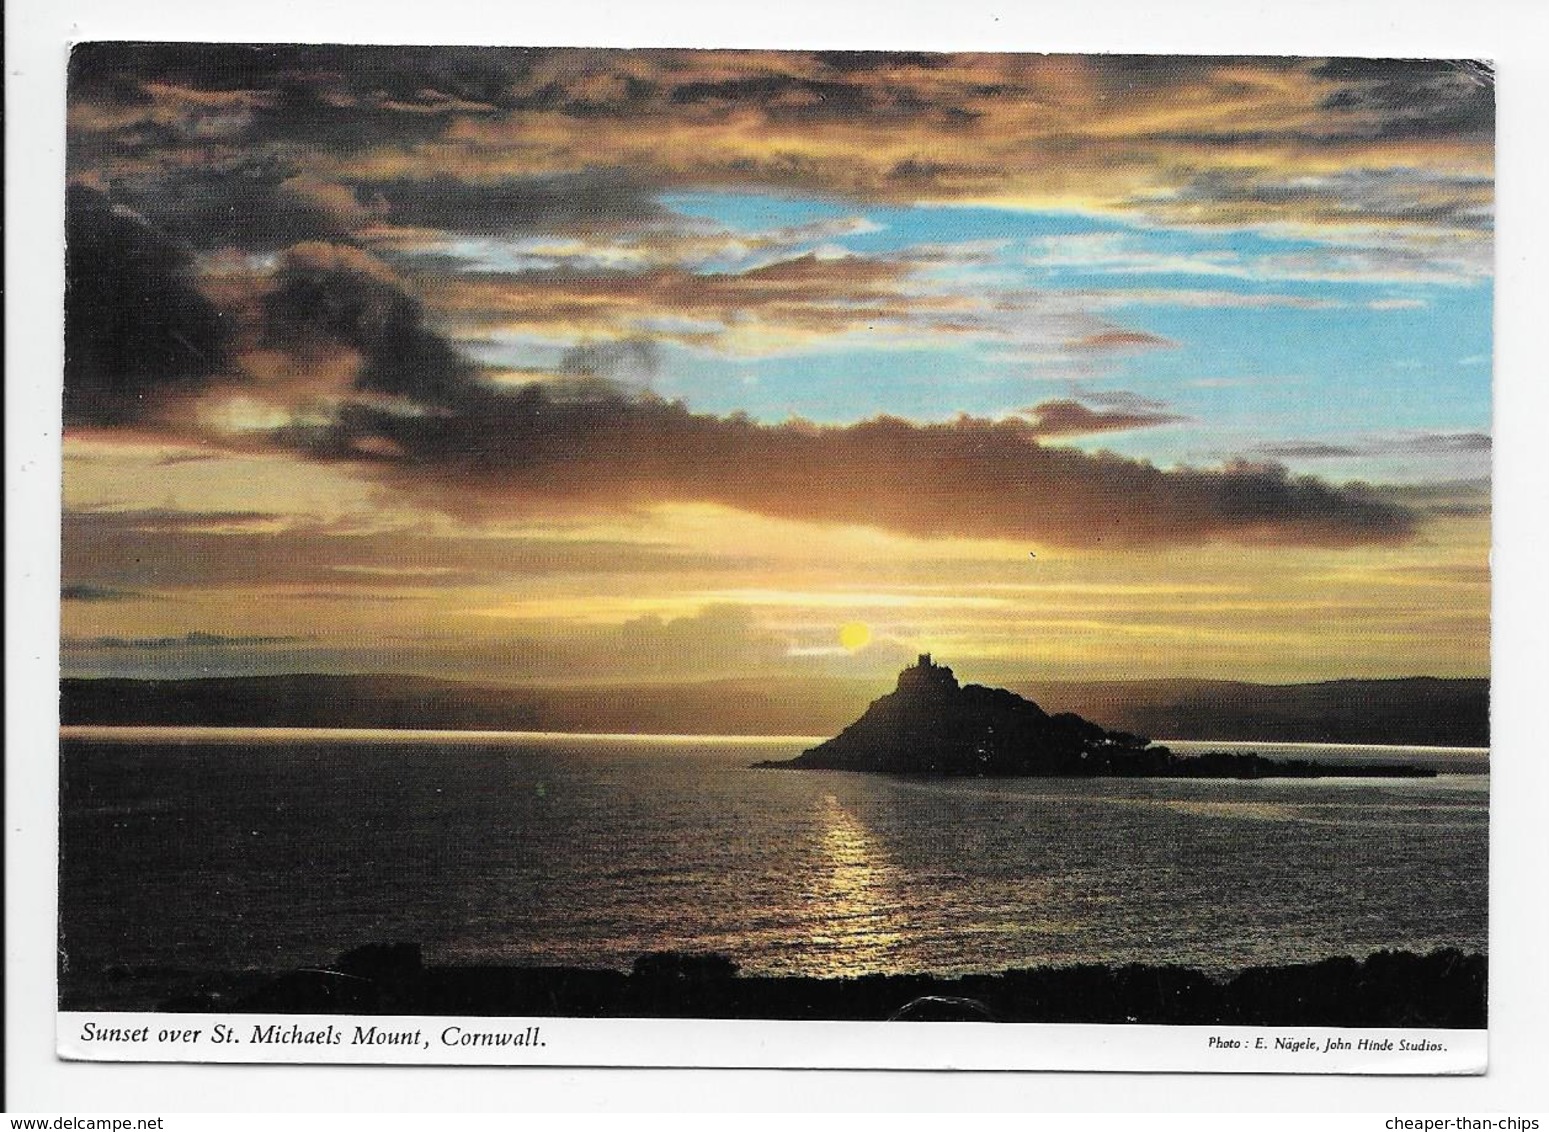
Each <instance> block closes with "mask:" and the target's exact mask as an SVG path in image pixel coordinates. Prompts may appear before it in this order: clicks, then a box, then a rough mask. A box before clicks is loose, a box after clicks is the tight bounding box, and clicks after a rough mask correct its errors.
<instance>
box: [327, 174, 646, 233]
mask: <svg viewBox="0 0 1549 1132" xmlns="http://www.w3.org/2000/svg"><path fill="white" fill-rule="evenodd" d="M357 191H358V192H359V194H360V195H361V197H362V198H363V199H366V200H369V201H370V202H371V203H372V204H373V206H380V209H381V211H382V212H383V214H384V215H385V217H386V219H387V220H389V221H390V222H392V223H395V224H404V225H415V226H422V227H429V228H440V229H443V230H445V231H449V232H463V233H470V234H479V235H492V236H499V235H507V236H508V235H513V234H517V233H527V232H557V231H581V232H594V231H599V230H607V229H618V228H623V227H627V226H636V227H638V226H640V225H645V224H653V223H663V222H665V221H666V220H667V219H668V218H669V216H670V215H671V214H670V213H669V212H668V211H667V210H666V209H665V208H663V207H662V206H661V205H660V204H658V203H657V202H656V200H655V199H654V198H653V196H652V191H651V190H650V189H649V188H648V187H646V186H643V185H641V184H639V183H638V182H637V181H635V180H634V179H633V178H631V177H630V176H629V175H627V174H625V173H623V172H619V171H612V170H592V171H588V172H581V173H567V174H557V175H554V176H545V177H508V178H501V179H496V180H479V181H470V180H464V179H462V178H460V177H454V176H451V175H441V176H436V177H428V178H423V179H415V178H407V177H403V178H393V179H389V180H378V181H369V182H361V183H359V184H358V185H357Z"/></svg>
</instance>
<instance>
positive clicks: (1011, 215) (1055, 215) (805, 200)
mask: <svg viewBox="0 0 1549 1132" xmlns="http://www.w3.org/2000/svg"><path fill="white" fill-rule="evenodd" d="M660 200H661V203H662V204H663V205H665V206H666V207H667V208H670V209H672V210H673V211H674V212H678V213H680V214H682V215H684V216H688V217H691V218H695V219H702V220H710V221H713V222H715V223H717V224H720V225H723V226H724V227H726V228H727V229H729V230H731V231H733V232H738V233H743V234H752V233H757V232H768V231H772V230H774V229H778V228H797V227H800V226H801V225H805V224H817V223H820V222H823V221H833V220H840V219H843V218H845V217H859V218H862V219H865V220H868V221H870V222H871V225H872V227H869V228H867V229H866V230H863V231H860V232H856V233H852V234H847V235H844V236H842V237H839V238H837V239H835V241H834V242H835V243H837V244H839V245H840V246H842V247H845V248H847V249H849V250H851V251H855V252H861V253H871V254H887V253H892V252H898V251H902V250H905V249H907V248H911V247H917V246H920V245H937V244H959V243H976V242H981V241H1000V240H1021V239H1028V238H1036V237H1050V236H1061V235H1076V234H1079V233H1090V232H1105V231H1114V230H1118V229H1120V228H1122V227H1123V226H1122V225H1118V224H1116V223H1115V222H1113V221H1109V220H1104V219H1102V218H1100V217H1096V216H1089V215H1086V214H1083V213H1076V212H1052V211H1051V212H1042V211H1031V210H1017V209H1003V208H991V207H986V206H978V205H976V206H966V205H954V206H951V207H940V206H934V205H933V206H931V207H928V208H926V207H917V206H913V205H895V204H880V203H876V202H869V201H860V200H843V199H837V198H833V197H810V196H799V195H795V194H792V195H784V194H765V193H670V194H667V195H665V196H663V197H661V198H660Z"/></svg>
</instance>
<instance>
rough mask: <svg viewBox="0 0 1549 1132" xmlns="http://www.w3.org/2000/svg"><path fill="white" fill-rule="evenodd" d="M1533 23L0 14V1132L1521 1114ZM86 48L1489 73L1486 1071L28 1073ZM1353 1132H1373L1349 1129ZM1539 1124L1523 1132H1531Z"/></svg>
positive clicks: (1544, 994) (1532, 446) (114, 4)
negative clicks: (504, 1114)
mask: <svg viewBox="0 0 1549 1132" xmlns="http://www.w3.org/2000/svg"><path fill="white" fill-rule="evenodd" d="M1546 11H1549V6H1546V5H1544V4H1543V3H1539V2H1534V0H1521V2H1512V0H1493V2H1492V0H1457V2H1453V3H1439V2H1435V0H1415V2H1411V3H1404V4H1400V3H1395V2H1378V0H1279V2H1277V3H1255V2H1252V0H1210V2H1194V0H1175V2H1171V3H1169V2H1167V0H1151V2H1150V3H1144V2H1129V0H1125V2H1120V0H1082V2H1081V3H1079V4H1071V5H1058V6H1055V5H1039V4H1035V3H1032V2H1031V0H1004V2H1003V3H1000V4H985V3H982V2H981V0H959V2H952V3H932V4H928V5H927V4H921V3H913V4H909V3H896V2H895V3H891V4H889V3H857V2H840V0H780V2H779V3H760V4H752V5H747V4H744V5H738V4H735V3H730V2H726V0H722V2H720V3H711V4H706V5H704V6H703V9H702V10H701V8H700V6H698V5H691V4H688V3H673V4H660V3H657V4H645V3H641V4H629V3H624V2H618V3H608V2H605V0H558V2H555V0H550V2H549V3H546V4H542V5H534V4H529V3H515V2H511V3H505V2H500V0H434V3H427V4H416V5H410V4H406V3H394V2H393V0H376V2H372V0H343V2H341V0H326V2H324V0H261V2H256V0H248V2H247V3H245V4H242V5H237V4H231V3H226V2H224V0H177V2H171V0H163V2H148V0H11V3H10V4H8V5H7V10H6V33H7V35H6V110H7V113H6V128H7V139H6V140H7V145H6V189H7V199H6V277H7V282H8V284H9V285H8V288H7V310H6V322H7V341H6V408H7V415H6V450H5V451H6V455H5V462H6V480H5V485H6V526H7V531H6V534H7V540H6V607H7V612H8V614H9V617H8V621H7V626H6V660H7V681H6V698H7V708H8V711H7V716H6V756H7V757H6V815H5V818H6V944H5V947H6V968H7V970H6V974H7V980H6V1009H7V1018H6V1039H7V1041H6V1051H7V1052H6V1057H7V1066H6V1068H7V1074H6V1077H7V1082H6V1083H7V1107H8V1108H9V1109H10V1111H13V1112H16V1111H40V1110H41V1111H56V1112H75V1113H83V1114H84V1113H92V1112H95V1113H108V1112H152V1113H154V1112H178V1111H193V1112H197V1111H253V1112H266V1111H281V1110H301V1111H327V1110H342V1109H355V1110H374V1111H392V1110H398V1111H411V1110H423V1111H447V1112H451V1111H498V1110H543V1109H565V1110H578V1109H579V1110H587V1109H594V1110H619V1109H630V1108H648V1109H650V1108H654V1109H662V1108H669V1109H671V1108H676V1109H722V1108H751V1109H766V1110H767V1109H807V1108H834V1109H881V1108H886V1109H911V1110H927V1111H928V1110H938V1109H952V1110H961V1109H981V1110H992V1109H1006V1108H1015V1109H1029V1110H1041V1111H1082V1110H1089V1111H1115V1110H1136V1111H1190V1110H1193V1111H1233V1110H1236V1111H1250V1112H1251V1111H1264V1112H1268V1111H1317V1110H1334V1111H1347V1112H1349V1111H1371V1112H1409V1113H1423V1112H1445V1113H1456V1112H1460V1111H1461V1112H1476V1113H1477V1112H1502V1113H1505V1112H1522V1111H1540V1112H1541V1111H1543V1110H1544V1109H1546V1108H1549V1084H1546V1078H1549V1072H1546V1069H1545V1067H1546V1066H1549V1040H1546V1037H1545V1034H1546V1032H1549V978H1546V975H1545V966H1546V960H1545V958H1544V949H1545V945H1546V943H1549V911H1546V909H1549V899H1546V897H1549V879H1546V878H1549V834H1546V832H1545V831H1546V829H1549V821H1546V818H1549V814H1546V807H1549V790H1546V782H1549V776H1546V773H1545V760H1546V759H1549V750H1546V744H1545V742H1544V740H1543V733H1544V728H1543V726H1542V724H1543V721H1544V719H1545V718H1546V712H1549V697H1546V695H1545V682H1546V677H1549V671H1546V669H1549V664H1546V661H1545V628H1546V624H1545V616H1544V614H1545V600H1544V593H1543V591H1544V589H1545V587H1546V582H1545V574H1546V565H1549V553H1546V552H1549V540H1546V527H1545V517H1546V514H1549V476H1546V469H1549V461H1546V458H1545V454H1546V450H1549V438H1546V437H1545V435H1544V433H1545V425H1544V422H1545V418H1546V411H1549V401H1546V395H1545V384H1546V382H1549V372H1546V366H1545V364H1544V360H1543V355H1544V342H1543V337H1544V329H1545V323H1546V315H1549V302H1546V300H1549V287H1546V283H1545V278H1544V271H1545V269H1546V259H1545V251H1546V246H1545V225H1544V221H1543V212H1542V210H1543V208H1544V202H1545V200H1546V199H1549V167H1546V156H1549V149H1546V145H1545V141H1546V131H1545V128H1544V119H1545V116H1546V114H1549V81H1546V79H1545V76H1546V73H1549V34H1546V32H1549V15H1546ZM89 39H146V40H194V41H197V40H235V41H245V42H287V41H289V42H297V41H312V42H376V43H441V44H462V43H506V44H512V45H596V46H617V47H636V46H653V45H679V46H698V47H730V46H757V47H786V48H834V47H851V48H913V49H922V50H982V51H1011V50H1023V51H1129V52H1140V53H1153V54H1154V53H1174V52H1176V53H1212V54H1213V53H1252V54H1300V55H1333V54H1338V55H1381V56H1424V57H1448V58H1460V57H1463V58H1479V59H1493V60H1495V62H1496V64H1497V66H1498V75H1499V88H1498V93H1499V100H1500V101H1499V110H1500V114H1499V128H1500V133H1499V165H1498V184H1499V219H1500V228H1499V240H1498V245H1497V263H1498V276H1497V296H1498V304H1499V305H1498V316H1497V338H1496V345H1497V365H1496V405H1495V414H1496V425H1495V438H1496V475H1497V479H1496V497H1495V498H1496V510H1495V515H1496V523H1497V528H1496V541H1495V554H1494V564H1495V617H1496V637H1495V661H1494V673H1493V680H1494V684H1493V695H1494V724H1493V726H1494V757H1493V760H1492V763H1493V771H1494V773H1493V782H1492V814H1491V826H1492V861H1491V882H1492V883H1491V925H1490V927H1491V944H1490V951H1491V953H1490V964H1491V1000H1490V1016H1491V1068H1490V1072H1489V1074H1488V1075H1487V1076H1485V1077H1482V1078H1466V1079H1447V1078H1428V1079H1418V1078H1417V1079H1402V1080H1373V1079H1360V1078H1328V1077H1322V1078H1283V1077H1276V1078H1266V1077H1246V1078H1245V1077H1210V1076H1202V1075H1191V1076H1175V1075H1161V1074H1149V1075H1123V1076H1120V1075H1114V1074H1093V1073H1080V1074H1077V1073H1066V1074H1028V1073H974V1074H963V1073H959V1074H944V1073H903V1072H844V1073H840V1072H801V1073H794V1072H791V1071H775V1070H763V1071H743V1070H716V1071H687V1070H649V1071H647V1070H588V1069H519V1070H509V1069H428V1068H416V1069H405V1068H361V1067H353V1068H347V1069H346V1068H314V1067H261V1068H260V1067H242V1068H233V1067H221V1066H150V1065H86V1064H74V1063H65V1062H60V1061H57V1060H56V1059H55V1057H54V1054H53V1049H54V1032H53V1031H54V994H55V988H54V964H55V951H54V947H55V934H54V922H55V876H54V868H53V861H54V860H55V859H56V855H57V841H56V836H55V824H54V823H55V808H54V798H55V788H56V776H57V769H56V768H57V762H56V760H57V731H56V726H57V722H58V721H57V712H56V710H55V707H54V705H55V704H56V703H57V689H58V684H57V673H58V669H57V648H58V592H59V591H58V583H59V549H58V536H59V527H58V506H59V504H58V490H59V447H58V445H59V374H60V372H61V366H62V347H61V338H60V317H61V316H60V312H61V294H62V278H63V268H62V256H61V249H62V246H63V198H64V194H63V176H64V158H63V142H64V67H65V59H66V52H67V47H68V44H69V43H71V42H74V41H79V40H89ZM1371 1126H1372V1127H1374V1128H1380V1127H1381V1126H1382V1125H1381V1122H1380V1121H1377V1120H1373V1121H1372V1124H1371ZM1541 1126H1542V1125H1541Z"/></svg>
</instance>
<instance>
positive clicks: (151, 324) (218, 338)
mask: <svg viewBox="0 0 1549 1132" xmlns="http://www.w3.org/2000/svg"><path fill="white" fill-rule="evenodd" d="M65 239H66V247H65V385H64V416H65V423H66V424H67V425H104V424H105V425H115V424H126V423H130V422H134V421H138V420H142V419H145V418H147V417H149V416H151V415H153V414H154V412H155V411H156V410H157V409H158V408H159V407H160V406H161V405H162V404H163V402H165V401H166V400H167V399H168V398H171V397H174V396H178V395H187V394H191V393H196V392H198V391H199V390H201V389H202V388H204V387H205V385H206V384H207V383H208V382H209V381H210V380H211V378H212V376H213V375H214V374H215V373H216V372H217V371H219V370H220V369H221V367H222V366H223V364H224V362H225V355H226V344H227V337H228V331H227V328H226V326H225V324H224V323H223V322H222V318H221V313H220V311H218V310H217V309H216V307H215V306H214V305H213V304H212V303H211V302H210V301H209V300H208V299H207V298H206V297H205V296H204V295H203V294H202V293H201V292H200V291H199V289H198V287H197V286H196V284H195V281H194V278H193V273H192V261H191V259H190V257H189V255H188V254H187V253H186V252H185V251H184V250H183V249H182V248H180V247H179V246H177V245H176V244H174V243H173V242H172V241H170V240H169V239H167V238H166V236H165V235H164V234H163V233H161V232H158V231H156V230H155V229H153V228H151V227H150V226H149V225H147V224H145V223H144V222H143V221H142V220H140V219H139V218H137V217H135V216H134V215H132V214H130V213H127V212H125V211H124V210H121V209H118V208H115V207H113V206H112V205H111V204H109V202H108V200H107V198H106V197H105V196H103V195H102V194H101V193H99V192H97V191H95V190H93V189H90V188H87V187H85V186H81V185H72V186H71V187H70V189H69V191H68V193H67V195H66V198H65Z"/></svg>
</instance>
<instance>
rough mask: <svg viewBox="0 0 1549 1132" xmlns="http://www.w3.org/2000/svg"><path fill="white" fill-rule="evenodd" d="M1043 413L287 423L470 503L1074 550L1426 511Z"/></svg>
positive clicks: (1355, 530)
mask: <svg viewBox="0 0 1549 1132" xmlns="http://www.w3.org/2000/svg"><path fill="white" fill-rule="evenodd" d="M1037 435H1038V433H1037V428H1036V426H1035V425H1034V424H1033V423H1032V422H1029V421H1025V420H1009V421H1000V422H994V421H987V420H978V419H973V418H961V419H959V420H957V421H955V422H952V423H950V424H939V425H916V424H912V423H910V422H907V421H902V420H897V419H892V418H878V419H876V420H871V421H866V422H863V423H861V424H858V425H853V426H849V427H825V428H820V427H816V426H812V425H806V424H796V423H793V424H787V425H778V426H767V425H759V424H755V423H753V422H751V421H748V420H745V419H739V418H722V417H715V416H709V415H704V414H696V413H692V412H690V411H689V410H688V409H687V408H686V407H684V406H682V405H681V404H671V403H667V402H664V401H661V400H658V399H656V398H650V397H628V396H625V395H623V394H621V393H618V392H616V391H613V390H611V389H609V388H606V387H588V388H586V389H584V390H573V391H569V392H568V393H565V392H559V393H556V392H555V391H553V390H550V389H547V388H545V387H543V386H536V385H534V386H528V387H524V388H522V389H520V390H516V391H495V390H492V389H487V388H486V389H481V388H474V387H470V388H469V389H468V390H466V392H465V396H464V398H463V399H462V402H461V403H460V404H459V405H458V406H457V407H456V409H455V411H453V412H449V413H441V414H426V415H407V414H402V413H394V412H389V411H385V410H381V409H377V408H375V407H372V406H367V405H357V406H353V407H352V408H351V409H350V410H349V411H347V412H346V413H344V414H342V415H341V416H340V418H339V419H338V420H337V421H336V422H335V423H334V424H332V425H330V426H327V427H325V428H315V429H298V430H292V431H291V432H290V433H288V434H287V435H285V436H284V437H282V438H277V439H283V440H285V441H287V442H289V443H293V444H296V445H297V446H299V447H301V448H302V449H303V450H305V451H307V452H309V453H310V454H311V455H313V456H314V457H317V458H321V459H342V460H350V461H353V462H355V463H356V464H357V465H358V466H360V467H362V468H363V469H366V470H367V471H369V472H370V473H371V474H374V475H375V476H376V477H378V478H380V479H382V480H384V481H385V482H388V483H389V484H391V485H392V486H393V487H394V488H396V489H399V490H402V491H405V492H407V493H409V494H411V495H412V496H415V497H417V498H419V499H420V500H422V501H423V502H426V503H428V504H430V505H433V506H436V507H439V508H441V509H443V510H446V511H448V512H451V513H456V514H462V515H466V516H473V517H490V516H496V515H519V514H523V513H527V512H529V511H531V510H533V509H534V508H543V507H551V506H554V505H556V504H559V505H565V506H569V507H571V508H580V509H583V510H588V511H592V512H607V511H610V510H626V509H631V508H637V507H647V506H650V505H652V504H659V503H664V502H672V501H678V502H709V503H718V504H722V505H725V506H729V507H734V508H738V509H741V510H745V511H751V512H754V513H756V514H762V515H767V516H772V517H775V518H783V519H796V520H804V521H811V522H820V523H845V524H860V525H867V526H875V527H880V528H884V529H888V530H893V531H898V532H901V533H905V534H909V535H915V536H920V537H948V536H967V537H985V538H990V537H1018V538H1021V537H1031V538H1039V539H1042V540H1044V541H1047V542H1050V543H1057V544H1063V545H1087V544H1094V543H1097V542H1102V543H1105V544H1107V545H1160V544H1185V545H1187V544H1197V543H1202V542H1206V541H1210V540H1216V539H1221V540H1227V541H1248V542H1269V543H1307V544H1315V545H1331V546H1342V545H1353V544H1359V543H1381V542H1393V541H1399V540H1402V539H1404V538H1407V537H1408V536H1409V535H1410V534H1412V532H1413V529H1414V516H1413V514H1412V513H1411V512H1409V511H1408V510H1407V509H1405V508H1403V507H1400V506H1396V505H1394V504H1391V503H1389V502H1386V501H1384V500H1383V499H1382V498H1381V497H1379V496H1378V495H1377V494H1376V493H1374V492H1372V491H1370V490H1367V489H1364V488H1361V487H1335V486H1333V485H1330V484H1327V483H1324V482H1322V481H1319V480H1316V479H1312V478H1309V477H1301V478H1295V477H1291V476H1290V475H1289V474H1288V473H1287V472H1286V471H1285V469H1283V468H1279V467H1274V466H1263V465H1234V466H1230V467H1227V468H1224V469H1219V470H1196V469H1182V470H1178V471H1162V470H1160V469H1158V468H1155V467H1153V466H1151V465H1149V464H1145V463H1140V462H1137V461H1132V460H1126V459H1122V458H1119V457H1116V456H1112V455H1109V454H1101V455H1096V456H1090V455H1087V454H1085V453H1082V452H1078V451H1075V450H1071V449H1060V448H1045V447H1043V446H1041V445H1039V444H1038V443H1037Z"/></svg>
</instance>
